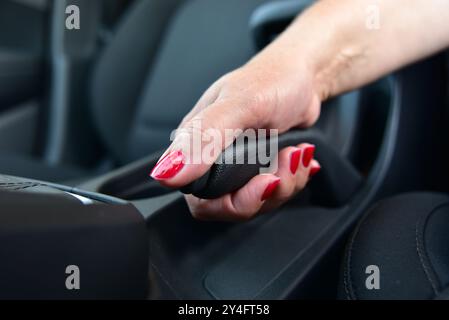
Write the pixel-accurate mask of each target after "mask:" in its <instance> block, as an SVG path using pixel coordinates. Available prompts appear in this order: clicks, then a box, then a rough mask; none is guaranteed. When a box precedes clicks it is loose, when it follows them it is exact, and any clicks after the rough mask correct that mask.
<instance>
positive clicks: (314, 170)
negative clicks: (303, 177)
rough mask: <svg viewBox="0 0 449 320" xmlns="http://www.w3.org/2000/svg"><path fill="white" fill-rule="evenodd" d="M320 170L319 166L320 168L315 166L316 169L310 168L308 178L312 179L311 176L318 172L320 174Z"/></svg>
mask: <svg viewBox="0 0 449 320" xmlns="http://www.w3.org/2000/svg"><path fill="white" fill-rule="evenodd" d="M320 170H321V166H320V165H318V166H316V167H312V168H310V172H309V177H310V178H311V177H313V176H314V175H316V174H317V173H318V172H320Z"/></svg>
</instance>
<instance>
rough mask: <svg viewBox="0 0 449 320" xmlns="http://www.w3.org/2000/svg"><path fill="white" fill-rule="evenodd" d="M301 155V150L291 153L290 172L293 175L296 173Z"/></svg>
mask: <svg viewBox="0 0 449 320" xmlns="http://www.w3.org/2000/svg"><path fill="white" fill-rule="evenodd" d="M301 153H302V150H301V149H298V150H296V151H293V152H292V155H291V156H290V171H291V172H292V174H295V173H296V171H298V167H299V160H301Z"/></svg>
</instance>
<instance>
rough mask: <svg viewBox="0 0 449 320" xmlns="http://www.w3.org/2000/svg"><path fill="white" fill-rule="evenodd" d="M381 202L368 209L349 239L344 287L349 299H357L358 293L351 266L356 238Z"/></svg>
mask: <svg viewBox="0 0 449 320" xmlns="http://www.w3.org/2000/svg"><path fill="white" fill-rule="evenodd" d="M381 203H382V201H380V202H378V203H377V204H375V205H374V206H373V207H372V208H371V210H368V212H367V213H366V215H365V216H364V217H363V218H362V219H361V220H360V222H359V223H358V224H357V226H356V228H355V230H354V233H353V234H352V237H351V239H350V241H349V244H348V250H347V256H346V258H347V259H346V260H347V263H345V265H344V271H343V287H344V289H345V293H346V298H347V300H357V294H356V292H355V289H354V287H353V285H352V283H353V281H352V276H351V275H352V273H351V269H352V268H351V260H352V259H351V257H352V251H353V248H354V243H355V239H356V237H357V235H358V234H359V232H360V229H361V228H362V225H363V224H364V223H365V222H366V220H367V219H368V217H369V216H370V215H371V213H372V212H374V211H375V210H376V209H377V208H378V207H379V205H380V204H381Z"/></svg>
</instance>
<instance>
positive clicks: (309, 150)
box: [302, 145, 315, 168]
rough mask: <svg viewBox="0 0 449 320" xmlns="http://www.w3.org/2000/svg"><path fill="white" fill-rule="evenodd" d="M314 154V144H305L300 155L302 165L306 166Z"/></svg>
mask: <svg viewBox="0 0 449 320" xmlns="http://www.w3.org/2000/svg"><path fill="white" fill-rule="evenodd" d="M314 154H315V146H314V145H310V146H307V147H306V148H305V149H304V155H303V157H302V164H303V166H304V167H306V168H307V167H309V165H310V162H311V161H312V159H313V156H314Z"/></svg>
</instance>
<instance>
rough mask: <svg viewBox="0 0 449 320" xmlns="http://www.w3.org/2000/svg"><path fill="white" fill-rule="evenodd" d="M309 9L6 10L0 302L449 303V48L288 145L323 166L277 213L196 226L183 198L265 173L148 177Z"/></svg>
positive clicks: (269, 4)
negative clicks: (187, 119) (208, 94)
mask: <svg viewBox="0 0 449 320" xmlns="http://www.w3.org/2000/svg"><path fill="white" fill-rule="evenodd" d="M313 2H314V1H313V0H226V1H222V0H95V1H93V0H71V1H69V0H1V1H0V198H1V205H2V207H3V208H2V209H1V210H0V261H5V263H3V264H2V265H1V266H0V271H1V272H0V298H3V299H16V298H17V299H22V298H25V299H36V298H37V299H111V298H112V299H181V300H184V299H212V300H215V299H216V300H222V299H276V300H277V299H332V300H334V299H350V300H353V299H435V298H445V297H449V289H447V288H448V286H449V246H446V243H447V240H448V236H447V233H446V232H445V231H446V230H447V228H448V227H449V219H448V214H449V183H448V181H449V166H448V165H447V164H448V163H449V159H448V153H447V150H448V142H449V140H448V137H449V114H448V110H449V95H448V89H449V83H448V74H449V72H448V71H449V69H448V65H449V64H448V55H447V53H446V52H443V53H440V54H438V55H435V56H432V57H430V58H427V59H425V60H423V61H420V62H417V63H415V64H412V65H410V66H407V67H405V68H403V69H401V70H399V71H397V72H395V73H393V74H390V75H388V76H386V77H385V78H382V79H379V80H377V81H376V82H374V83H372V84H370V85H368V86H365V87H363V88H361V89H359V90H355V91H352V92H348V93H346V94H344V95H341V96H338V97H335V98H333V99H332V100H330V101H328V102H326V103H325V105H324V106H323V108H322V115H321V117H320V119H319V121H318V123H317V124H316V125H315V126H314V127H312V128H310V129H307V130H294V131H291V132H289V133H287V134H286V135H284V136H283V137H281V139H280V141H281V143H284V144H285V145H290V144H291V143H293V142H294V143H299V142H302V141H304V142H306V141H307V142H311V143H314V144H315V145H316V146H317V159H319V160H320V162H321V163H322V167H323V170H322V172H320V173H319V174H318V175H317V177H316V179H314V180H313V181H312V182H311V184H310V185H309V186H308V187H307V188H306V190H305V191H304V192H302V193H301V194H300V195H299V196H297V197H296V198H295V199H292V200H291V201H289V202H288V203H287V204H286V205H284V206H283V207H281V208H280V209H277V210H275V212H272V213H268V214H265V215H261V216H258V217H257V218H256V219H254V220H251V221H248V222H244V223H229V222H203V221H197V220H195V219H194V218H193V217H192V216H191V214H190V212H189V209H188V207H187V204H186V203H185V201H184V198H183V194H182V192H184V193H193V194H195V195H198V196H200V197H206V198H207V197H214V196H217V195H220V194H224V193H226V192H227V190H230V189H231V188H233V187H235V185H234V184H236V183H237V184H240V185H242V184H244V182H245V181H248V178H250V177H251V176H254V168H249V167H245V166H240V167H237V166H229V167H221V168H220V166H219V165H214V167H212V168H211V171H210V172H209V173H208V175H207V176H205V177H204V179H202V180H201V181H200V180H199V181H197V182H195V183H193V184H192V185H190V186H187V187H186V188H184V189H183V190H181V191H182V192H180V191H179V190H171V189H167V188H164V187H162V186H160V185H159V184H158V183H156V182H155V181H153V180H152V179H150V178H149V176H148V175H149V173H150V170H151V168H152V167H153V166H154V165H155V164H156V162H157V160H158V159H159V157H160V156H161V154H162V152H163V151H164V148H166V147H167V146H168V145H169V143H170V133H171V131H172V130H174V129H175V128H176V127H177V125H178V124H179V123H180V121H181V120H182V118H183V116H184V115H185V114H186V113H187V112H188V111H189V110H190V109H191V108H192V107H193V106H194V104H195V103H196V101H197V100H198V98H199V97H200V96H201V94H202V93H203V92H204V91H205V90H206V89H207V88H208V87H209V86H210V85H211V84H212V83H213V82H214V81H216V80H217V79H218V78H220V77H221V76H222V75H224V74H226V73H227V72H230V71H232V70H234V69H236V68H238V67H239V66H241V65H243V64H244V63H245V62H247V61H248V60H249V59H250V58H251V57H252V56H254V55H255V54H257V53H258V52H259V51H260V50H262V49H263V48H264V47H265V46H266V45H268V44H269V43H270V42H271V41H272V40H273V39H275V38H276V36H277V35H278V34H279V33H281V32H282V31H283V30H284V29H285V28H286V27H287V26H288V24H289V23H290V22H291V21H292V20H293V19H294V17H295V16H297V15H298V14H299V13H301V12H302V11H304V10H305V9H306V8H307V7H308V6H310V5H311V4H312V3H313ZM73 4H75V5H77V6H78V7H79V9H80V15H81V28H79V29H78V30H70V29H67V28H65V27H64V25H65V21H66V18H67V12H66V8H67V6H69V5H73ZM385 50H388V48H385ZM227 151H228V150H226V151H225V152H227ZM229 152H236V151H235V149H233V150H230V151H229ZM237 152H239V151H237ZM245 179H247V180H245ZM243 180H245V181H243ZM381 209H382V210H381ZM430 213H432V214H431V215H430ZM416 220H419V221H420V222H419V223H417V224H415V223H414V221H416ZM412 221H413V223H412ZM73 264H75V265H77V266H79V269H80V270H81V279H82V285H81V289H80V290H67V289H66V287H65V286H64V281H65V279H66V277H67V274H65V273H64V270H65V267H66V266H68V265H73ZM370 265H378V266H379V267H380V269H381V275H382V276H381V287H382V289H383V290H368V289H367V288H366V287H365V280H366V277H367V276H368V275H367V273H366V268H367V267H368V266H370Z"/></svg>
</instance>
